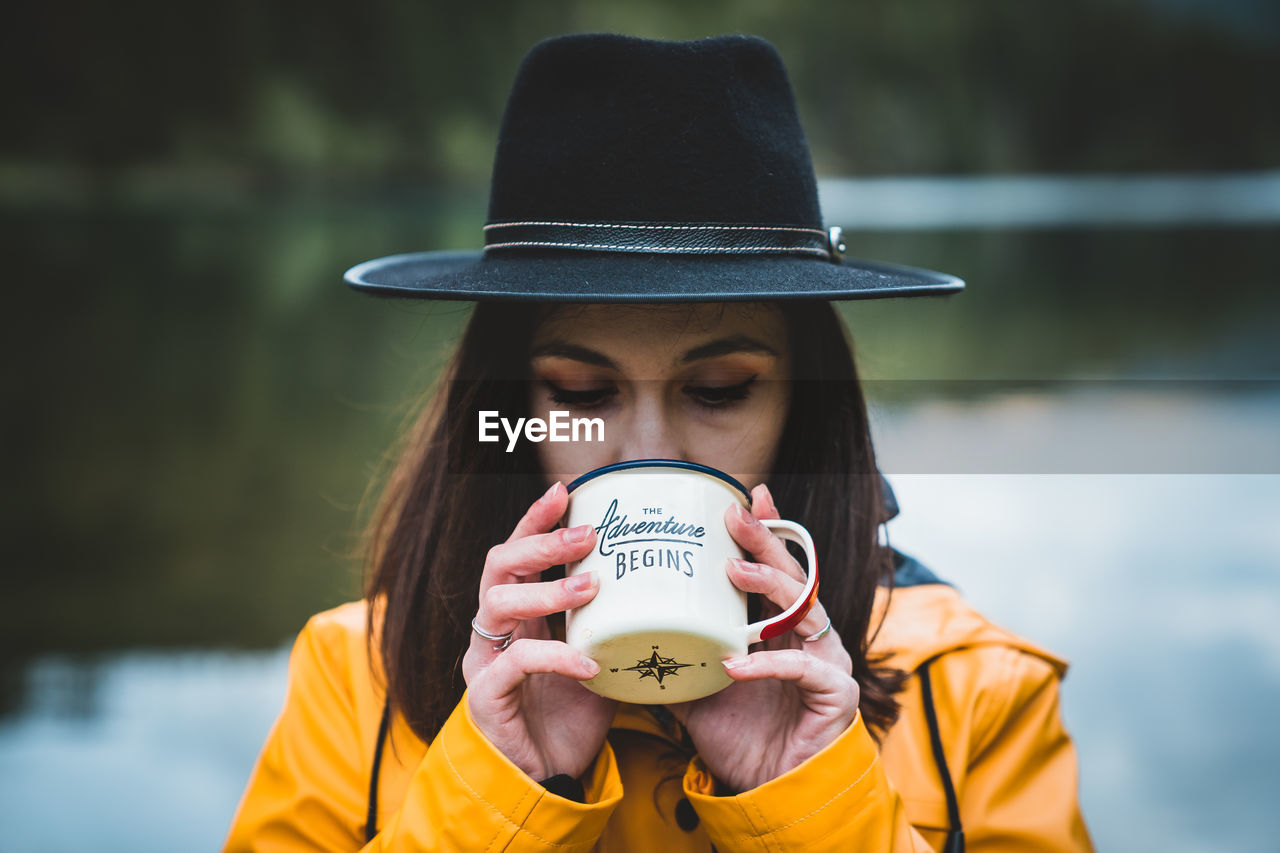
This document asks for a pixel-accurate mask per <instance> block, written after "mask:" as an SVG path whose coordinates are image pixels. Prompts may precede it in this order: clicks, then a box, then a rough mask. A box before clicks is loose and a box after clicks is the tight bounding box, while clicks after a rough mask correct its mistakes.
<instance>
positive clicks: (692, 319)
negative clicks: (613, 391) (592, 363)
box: [533, 302, 788, 359]
mask: <svg viewBox="0 0 1280 853" xmlns="http://www.w3.org/2000/svg"><path fill="white" fill-rule="evenodd" d="M726 337H744V338H751V339H755V340H758V341H759V342H761V343H763V344H766V345H768V346H769V347H770V348H771V349H773V350H774V351H775V352H777V353H778V354H779V355H780V356H785V355H786V353H787V351H788V341H787V328H786V322H785V320H784V318H783V315H782V311H781V310H780V309H779V308H778V307H777V306H776V305H771V304H769V303H763V302H712V303H706V302H696V303H656V304H643V305H631V304H613V305H564V306H561V307H559V308H557V309H556V310H555V311H554V312H553V313H552V314H550V315H549V316H548V317H547V318H546V319H545V320H543V322H542V323H541V324H540V325H539V326H538V329H537V331H536V332H535V333H534V337H533V345H534V347H535V348H537V347H538V346H540V345H542V344H546V343H548V342H552V341H554V342H557V343H568V344H574V345H576V346H583V347H588V348H590V349H594V350H597V351H599V352H605V353H613V352H619V351H625V352H628V353H635V352H637V351H638V350H643V351H645V352H647V353H648V354H650V355H651V356H654V357H664V358H665V359H678V358H679V357H680V356H681V355H683V354H684V353H686V352H688V351H689V350H690V349H692V348H694V347H697V346H699V345H700V344H704V343H707V342H708V341H713V340H717V339H720V338H726Z"/></svg>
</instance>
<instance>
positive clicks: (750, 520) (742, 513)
mask: <svg viewBox="0 0 1280 853" xmlns="http://www.w3.org/2000/svg"><path fill="white" fill-rule="evenodd" d="M738 519H739V520H740V521H742V523H743V524H748V525H751V524H759V523H760V522H759V520H758V519H757V518H756V517H755V516H754V515H752V514H751V511H750V510H749V509H747V508H746V507H745V506H743V505H742V504H738Z"/></svg>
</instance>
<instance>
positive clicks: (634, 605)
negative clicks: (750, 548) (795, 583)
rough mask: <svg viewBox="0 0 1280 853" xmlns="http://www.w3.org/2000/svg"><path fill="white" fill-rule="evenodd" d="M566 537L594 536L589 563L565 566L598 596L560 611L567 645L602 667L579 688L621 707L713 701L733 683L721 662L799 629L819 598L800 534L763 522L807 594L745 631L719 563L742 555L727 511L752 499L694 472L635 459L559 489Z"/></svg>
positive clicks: (739, 488) (795, 527) (713, 474)
mask: <svg viewBox="0 0 1280 853" xmlns="http://www.w3.org/2000/svg"><path fill="white" fill-rule="evenodd" d="M568 491H569V509H568V512H567V514H566V520H565V524H566V526H567V527H576V526H578V525H580V524H590V525H591V526H592V527H594V528H595V530H596V546H595V548H594V549H593V550H592V552H591V554H590V555H588V556H587V557H584V558H583V559H582V560H580V561H579V562H577V563H574V564H570V565H569V566H567V567H566V573H567V574H568V575H576V574H580V573H582V572H589V571H594V572H596V573H597V575H598V576H599V578H600V589H599V592H597V593H596V596H595V598H593V599H592V600H591V601H589V602H588V603H587V604H585V605H583V606H582V607H577V608H573V609H571V610H569V611H568V612H567V614H566V619H565V634H566V636H565V640H566V642H568V644H569V645H570V646H573V647H574V648H575V649H577V650H578V651H579V652H581V653H582V654H584V655H586V656H587V657H590V658H591V659H592V660H594V661H595V662H596V663H598V664H599V665H600V674H599V675H597V676H596V677H595V678H593V679H591V680H590V681H585V682H583V684H585V685H586V686H587V687H588V688H590V689H591V690H593V691H595V692H596V693H599V694H600V695H601V696H607V697H609V698H611V699H618V700H621V701H623V702H632V703H636V704H642V705H659V704H660V705H666V704H671V703H675V702H687V701H690V700H693V699H700V698H702V697H703V696H710V695H711V694H712V693H716V692H718V691H720V690H722V689H724V688H725V687H728V686H729V684H730V683H731V682H732V679H730V678H729V676H728V674H727V673H726V672H725V670H724V667H723V666H721V665H720V662H721V661H722V660H726V659H728V658H731V657H741V656H742V655H745V654H746V653H747V647H748V646H749V645H750V644H752V643H757V642H760V641H761V640H766V639H769V638H770V637H776V636H778V635H780V634H783V633H786V632H787V631H790V630H791V629H792V628H794V627H795V626H796V625H797V624H799V622H800V620H801V619H803V618H804V617H805V614H807V613H808V612H809V608H810V607H812V606H813V602H814V601H815V600H817V595H818V564H817V557H816V555H815V553H814V547H813V539H812V538H811V537H810V536H809V531H807V530H805V529H804V528H803V527H801V526H800V525H799V524H796V523H795V522H794V521H781V520H778V519H761V523H762V524H764V525H765V526H766V527H768V528H769V529H770V530H771V531H772V532H773V534H774V535H775V536H778V537H780V538H782V539H786V540H789V541H792V542H795V543H797V544H798V545H800V546H801V547H802V548H803V549H804V552H805V558H806V560H807V561H808V578H807V582H806V584H805V588H804V591H803V592H802V593H801V594H800V597H799V598H798V599H797V600H796V601H795V603H793V604H792V605H791V606H790V607H788V608H787V609H786V610H784V611H783V612H782V613H779V614H778V615H777V616H774V617H772V618H770V619H763V620H761V621H758V622H754V623H751V624H747V595H746V593H744V592H743V591H742V590H740V589H738V588H737V587H735V586H734V585H733V583H732V582H731V581H730V580H729V576H728V574H727V568H728V561H729V559H730V558H731V557H740V558H745V557H746V556H747V555H746V554H745V553H744V552H743V550H742V548H740V547H739V546H738V544H737V543H736V542H735V541H734V540H733V538H732V537H731V536H730V535H729V531H728V529H727V528H726V527H725V524H724V512H725V510H726V509H727V508H728V507H730V506H732V505H733V504H735V503H737V504H738V505H740V506H743V507H747V508H750V505H751V497H750V493H749V492H748V491H747V490H746V488H745V487H744V486H743V485H742V484H741V483H739V482H738V481H737V480H735V479H733V478H732V477H730V476H729V475H728V474H725V473H724V472H723V471H717V470H716V469H715V468H709V467H707V466H705V465H698V464H695V463H692V462H684V461H680V460H674V459H637V460H633V461H630V462H621V463H618V464H616V465H607V466H605V467H603V468H597V469H596V470H594V471H591V472H588V473H587V474H584V475H582V476H581V477H579V478H578V479H576V480H574V481H573V482H572V483H570V484H569V486H568Z"/></svg>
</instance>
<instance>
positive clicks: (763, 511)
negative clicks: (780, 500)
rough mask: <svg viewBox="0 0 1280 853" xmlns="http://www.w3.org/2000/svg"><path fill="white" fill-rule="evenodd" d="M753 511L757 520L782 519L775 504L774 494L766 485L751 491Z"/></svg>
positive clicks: (762, 484)
mask: <svg viewBox="0 0 1280 853" xmlns="http://www.w3.org/2000/svg"><path fill="white" fill-rule="evenodd" d="M751 511H752V512H753V513H755V516H756V518H782V516H781V515H779V514H778V507H777V506H776V505H775V504H774V502H773V494H772V493H771V492H770V491H769V487H768V486H766V485H765V484H764V483H761V484H760V485H758V486H756V487H755V488H754V489H752V490H751Z"/></svg>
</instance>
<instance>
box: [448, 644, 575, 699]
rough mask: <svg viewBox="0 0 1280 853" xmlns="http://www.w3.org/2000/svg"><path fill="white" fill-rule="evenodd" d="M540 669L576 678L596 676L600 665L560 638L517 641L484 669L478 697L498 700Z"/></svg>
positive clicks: (477, 690) (476, 692)
mask: <svg viewBox="0 0 1280 853" xmlns="http://www.w3.org/2000/svg"><path fill="white" fill-rule="evenodd" d="M537 672H554V673H556V674H558V675H563V676H565V677H566V678H572V679H574V680H575V681H585V680H587V679H588V678H594V677H595V676H596V675H597V674H598V673H599V672H600V665H599V664H597V663H596V662H595V661H593V660H592V659H591V658H589V657H586V656H585V655H583V654H581V653H580V652H577V651H575V650H574V649H572V648H570V647H569V646H568V645H566V644H564V643H562V642H560V641H558V640H530V639H521V640H516V641H515V642H514V643H512V644H511V646H510V648H508V649H507V650H506V651H504V652H503V653H502V654H500V655H498V657H497V659H496V660H495V661H494V662H493V663H492V664H491V665H490V666H489V667H488V669H487V670H485V677H484V678H482V679H479V681H480V683H479V684H476V685H475V686H474V687H472V685H468V688H469V689H471V690H472V691H473V693H474V694H475V696H476V699H477V700H478V701H481V702H486V701H487V702H496V701H500V700H502V699H505V698H507V697H509V696H510V695H511V694H512V693H514V692H515V691H516V689H517V688H518V687H519V686H520V684H521V683H522V682H523V681H524V679H525V677H526V676H528V675H530V674H532V673H537Z"/></svg>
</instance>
